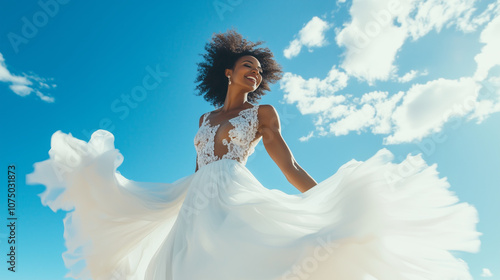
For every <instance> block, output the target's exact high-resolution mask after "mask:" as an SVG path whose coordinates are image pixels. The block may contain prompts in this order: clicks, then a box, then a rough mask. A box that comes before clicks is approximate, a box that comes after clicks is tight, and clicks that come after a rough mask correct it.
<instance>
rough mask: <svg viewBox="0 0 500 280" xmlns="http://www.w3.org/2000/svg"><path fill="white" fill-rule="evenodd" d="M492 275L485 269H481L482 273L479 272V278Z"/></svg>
mask: <svg viewBox="0 0 500 280" xmlns="http://www.w3.org/2000/svg"><path fill="white" fill-rule="evenodd" d="M492 276H493V273H491V271H490V270H489V269H487V268H483V271H482V272H481V277H492Z"/></svg>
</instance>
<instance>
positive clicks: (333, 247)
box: [27, 30, 481, 280]
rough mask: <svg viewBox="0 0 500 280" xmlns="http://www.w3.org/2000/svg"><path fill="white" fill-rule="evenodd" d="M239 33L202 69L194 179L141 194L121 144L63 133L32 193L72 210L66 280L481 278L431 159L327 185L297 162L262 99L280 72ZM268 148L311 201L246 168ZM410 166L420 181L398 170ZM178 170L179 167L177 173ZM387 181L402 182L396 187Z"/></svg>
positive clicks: (471, 238)
mask: <svg viewBox="0 0 500 280" xmlns="http://www.w3.org/2000/svg"><path fill="white" fill-rule="evenodd" d="M261 43H262V42H257V43H252V42H249V41H247V40H245V39H243V38H242V36H241V35H240V34H238V33H237V32H236V31H234V30H230V31H228V32H226V33H222V34H215V35H214V37H213V38H212V40H211V42H209V43H207V45H206V47H205V49H206V51H207V53H206V54H205V55H204V56H203V57H204V61H203V62H201V63H199V64H198V66H199V74H198V77H197V79H196V81H197V82H200V83H199V85H198V86H197V89H198V90H199V91H200V95H203V96H204V98H205V100H207V101H209V102H210V103H211V104H212V105H214V106H216V107H218V108H217V109H216V110H214V111H211V112H207V113H205V114H203V115H201V117H200V119H199V129H198V132H197V133H196V135H195V137H194V145H195V148H196V152H197V158H196V169H195V172H194V173H193V174H191V175H189V176H186V177H183V178H180V179H178V180H177V181H175V182H172V183H153V182H138V181H133V180H130V179H127V178H126V177H124V176H123V175H122V174H121V173H120V172H119V171H118V170H117V169H118V167H119V166H120V165H121V163H122V161H123V156H122V155H121V154H120V152H119V150H118V149H116V148H115V147H114V136H113V135H112V134H111V133H110V132H109V131H106V130H97V131H96V132H94V133H93V134H92V137H91V139H90V140H89V142H85V141H82V140H80V139H77V138H74V137H73V136H72V135H71V133H70V134H65V133H63V132H61V131H56V132H55V133H54V134H53V136H52V139H51V149H50V151H49V155H50V158H49V159H47V160H45V161H42V162H37V163H35V165H34V167H35V169H34V172H33V173H31V174H28V176H27V182H28V183H29V184H43V185H45V186H46V189H45V191H44V192H43V193H42V194H41V195H40V197H41V201H42V203H43V204H44V205H46V206H49V207H51V209H52V210H53V211H57V210H59V209H61V210H64V211H67V212H68V213H67V215H66V217H65V219H64V238H65V241H66V243H65V245H66V247H67V251H66V252H64V253H63V255H62V257H63V260H64V262H65V265H66V267H67V268H68V270H69V272H68V275H67V276H69V277H73V278H75V279H94V280H101V279H102V280H104V279H105V280H110V279H111V280H114V279H116V280H118V279H127V280H160V279H161V280H235V279H238V280H257V279H259V280H298V279H311V280H327V279H328V280H329V279H336V280H367V279H378V280H410V279H411V280H414V279H422V280H423V279H426V280H428V279H436V280H437V279H439V280H443V279H472V277H471V276H470V274H469V271H468V267H467V264H466V263H465V262H464V261H463V260H462V259H460V258H458V257H456V255H454V252H453V251H466V252H477V251H478V250H479V245H480V242H479V236H480V234H481V233H479V232H477V231H476V224H477V222H478V217H477V216H478V214H477V211H476V209H475V208H474V207H473V206H472V205H470V204H468V203H466V202H459V200H458V198H457V197H456V196H455V195H454V193H453V192H451V191H450V190H448V189H449V187H450V186H449V184H448V182H447V181H446V180H445V179H443V178H439V176H438V173H437V171H436V166H435V165H432V166H428V165H427V164H426V163H425V161H424V160H423V159H422V158H421V156H420V155H417V156H411V155H408V157H407V158H406V159H405V160H404V161H403V162H401V163H399V164H398V163H393V162H392V160H393V155H392V153H391V152H389V151H388V150H387V149H381V150H380V151H378V152H377V153H375V154H374V155H373V156H372V157H371V158H369V159H368V160H366V161H364V162H361V161H356V160H351V161H349V162H347V163H345V164H344V165H343V166H341V167H340V168H339V170H338V171H337V172H336V173H335V174H333V175H331V176H330V177H329V178H327V179H326V180H324V181H322V182H319V183H317V182H316V181H315V180H314V179H313V178H311V176H309V174H308V173H307V172H306V171H304V170H303V169H302V168H301V167H300V165H299V164H298V163H297V162H296V161H295V159H294V157H293V155H292V153H291V151H290V150H289V148H288V147H287V145H286V143H285V141H284V140H283V138H282V136H281V133H280V131H281V128H280V121H279V116H278V114H277V112H276V110H275V109H274V107H273V106H271V105H267V104H262V105H260V104H258V103H257V101H258V100H259V99H260V97H261V96H262V95H264V91H265V90H267V91H268V90H269V83H274V82H276V81H278V80H279V79H280V78H281V73H282V72H281V68H280V66H279V65H278V64H277V63H276V62H275V61H274V60H273V55H272V53H271V51H270V50H269V49H268V48H258V47H257V46H258V45H260V44H261ZM261 139H262V142H263V144H264V147H265V149H266V151H267V152H268V154H269V155H270V157H271V158H272V159H273V161H274V162H275V163H276V164H277V166H278V167H279V168H280V170H281V171H282V172H283V174H284V175H285V176H286V178H287V180H288V181H289V182H290V183H291V184H292V185H293V186H295V187H296V188H297V189H298V190H300V192H301V193H299V194H296V195H289V194H286V193H284V192H282V191H279V190H276V189H269V188H266V187H265V186H263V185H262V184H261V183H260V182H259V181H258V180H257V179H256V178H255V177H254V176H253V175H252V173H251V172H250V171H249V170H248V169H247V168H246V166H245V164H246V161H247V158H248V157H249V156H250V155H251V154H252V153H253V152H254V147H255V146H256V145H257V143H258V142H259V141H260V140H261ZM407 163H411V166H412V167H414V168H413V169H412V170H409V171H407V172H406V171H405V172H404V174H400V172H398V171H399V170H401V169H400V168H401V166H405V165H406V164H407ZM171 164H174V161H172V163H171ZM388 178H391V179H390V180H389V179H388Z"/></svg>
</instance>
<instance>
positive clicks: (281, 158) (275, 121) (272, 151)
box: [259, 105, 318, 192]
mask: <svg viewBox="0 0 500 280" xmlns="http://www.w3.org/2000/svg"><path fill="white" fill-rule="evenodd" d="M259 124H260V125H259V132H260V134H261V135H262V142H263V143H264V147H265V148H266V151H267V153H268V154H269V156H271V158H272V159H273V161H274V162H275V163H276V165H278V167H279V168H280V169H281V172H283V174H284V175H285V177H286V179H287V180H288V182H290V184H292V185H293V186H294V187H296V188H297V189H298V190H299V191H301V192H305V191H307V190H309V189H310V188H312V187H314V186H315V185H317V184H318V183H316V181H315V180H314V179H313V178H312V177H311V176H310V175H309V174H308V173H307V172H306V171H305V170H304V169H302V167H300V165H299V164H298V163H297V161H295V158H294V157H293V155H292V152H291V151H290V149H289V148H288V146H287V144H286V143H285V140H284V139H283V137H282V136H281V127H280V120H279V116H278V113H277V112H276V109H274V107H273V106H272V105H261V106H260V109H259Z"/></svg>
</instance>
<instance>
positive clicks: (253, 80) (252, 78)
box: [246, 77, 257, 83]
mask: <svg viewBox="0 0 500 280" xmlns="http://www.w3.org/2000/svg"><path fill="white" fill-rule="evenodd" d="M246 78H247V80H250V81H252V82H254V83H257V79H255V78H254V77H246Z"/></svg>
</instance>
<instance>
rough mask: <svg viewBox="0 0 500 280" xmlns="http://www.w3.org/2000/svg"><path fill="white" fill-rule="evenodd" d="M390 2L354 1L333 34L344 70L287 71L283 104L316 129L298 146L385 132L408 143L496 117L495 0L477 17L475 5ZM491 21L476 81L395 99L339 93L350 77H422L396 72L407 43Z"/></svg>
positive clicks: (422, 88)
mask: <svg viewBox="0 0 500 280" xmlns="http://www.w3.org/2000/svg"><path fill="white" fill-rule="evenodd" d="M394 3H395V2H394V1H388V0H386V1H381V2H375V1H365V2H364V4H363V5H361V4H360V3H359V2H358V1H356V0H354V3H353V5H352V7H351V15H352V16H353V17H352V21H351V22H350V23H348V24H345V25H344V29H342V30H340V29H339V30H337V42H338V43H339V45H341V44H345V46H346V57H345V59H344V61H343V64H342V66H341V67H342V68H344V70H345V72H344V71H342V70H339V69H338V68H337V67H335V66H334V67H332V69H331V70H330V71H329V73H328V75H327V77H326V78H324V79H319V78H309V79H304V78H302V77H301V76H300V75H296V74H292V73H286V74H285V76H284V78H283V79H282V81H281V85H280V87H281V89H283V90H284V91H285V95H284V100H285V101H286V102H287V103H289V104H291V103H297V107H298V109H299V111H300V112H301V113H302V114H314V117H315V118H314V126H315V131H312V132H310V133H309V134H308V135H307V136H303V137H301V138H300V141H308V140H309V139H310V138H311V137H314V136H316V135H319V136H324V135H328V134H333V135H346V134H348V133H350V132H357V133H360V132H362V131H370V132H371V133H373V134H385V135H386V137H385V138H384V144H386V145H388V144H399V143H409V142H414V141H420V140H422V139H423V138H424V137H427V136H429V135H431V134H433V133H437V132H440V131H441V130H442V129H443V127H444V125H445V124H446V123H450V124H451V123H452V122H453V121H455V120H458V121H460V120H461V119H467V120H475V121H476V122H477V123H480V122H482V121H483V120H484V119H486V118H488V117H489V116H490V115H491V114H492V113H495V112H500V71H499V70H500V52H499V51H497V50H499V49H500V39H499V38H500V37H499V36H497V35H498V34H500V0H497V2H496V3H495V5H489V6H488V8H487V9H485V10H484V11H482V12H481V13H479V14H478V13H476V10H475V8H474V7H473V6H474V3H475V2H474V1H473V0H455V1H448V2H445V1H442V2H439V1H425V2H419V3H416V2H415V1H406V2H401V3H400V2H397V3H400V4H399V5H400V6H399V7H395V6H394V5H395V4H394ZM384 5H385V6H384ZM438 15H441V16H438ZM495 16H496V17H495ZM490 18H493V20H491V21H490V22H488V23H487V24H486V25H485V26H484V29H483V30H482V32H481V34H480V38H481V42H482V43H484V47H483V48H482V49H481V51H480V53H479V54H478V55H476V57H475V60H476V63H477V71H476V73H475V74H474V75H473V76H471V77H462V78H458V79H444V78H433V80H431V81H428V82H425V83H418V84H413V85H412V86H411V87H410V88H409V89H407V90H403V91H399V92H397V93H393V94H389V92H388V91H386V90H372V91H371V92H368V93H365V94H364V95H362V96H361V97H359V98H358V97H356V98H353V97H352V95H350V94H342V93H340V92H341V91H342V90H345V89H346V88H347V81H348V79H349V76H351V75H352V76H356V77H358V78H360V79H365V80H367V81H368V83H369V84H370V83H371V82H373V81H375V80H381V79H389V78H390V79H391V80H392V81H393V82H398V83H408V82H410V81H412V80H414V79H415V78H417V77H419V76H426V75H428V71H427V70H423V71H420V70H410V71H409V72H407V73H405V74H404V75H403V76H398V75H397V74H396V72H397V67H396V66H395V65H394V59H395V57H396V53H397V52H398V50H399V48H401V46H402V45H403V43H404V41H405V40H407V39H408V38H413V39H418V38H420V37H421V36H424V35H425V34H427V33H428V32H430V31H431V30H436V31H437V32H439V30H441V29H442V28H444V27H449V26H452V25H456V27H457V29H459V30H461V31H463V32H470V31H471V30H472V31H473V30H475V29H476V28H478V27H480V26H482V25H484V24H485V23H486V22H487V19H490ZM370 20H371V21H370ZM393 20H397V21H398V22H399V24H394V21H393ZM375 23H377V24H378V27H377V26H376V24H375ZM362 28H364V29H362ZM377 28H378V29H377ZM403 31H404V32H403ZM363 32H372V33H365V34H364V36H365V37H366V38H362V36H363ZM370 34H371V35H374V36H371V35H370ZM375 35H376V36H375ZM370 36H371V37H370ZM458 47H459V46H458ZM458 124H459V123H458ZM451 125H453V127H454V128H455V127H456V124H451Z"/></svg>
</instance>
